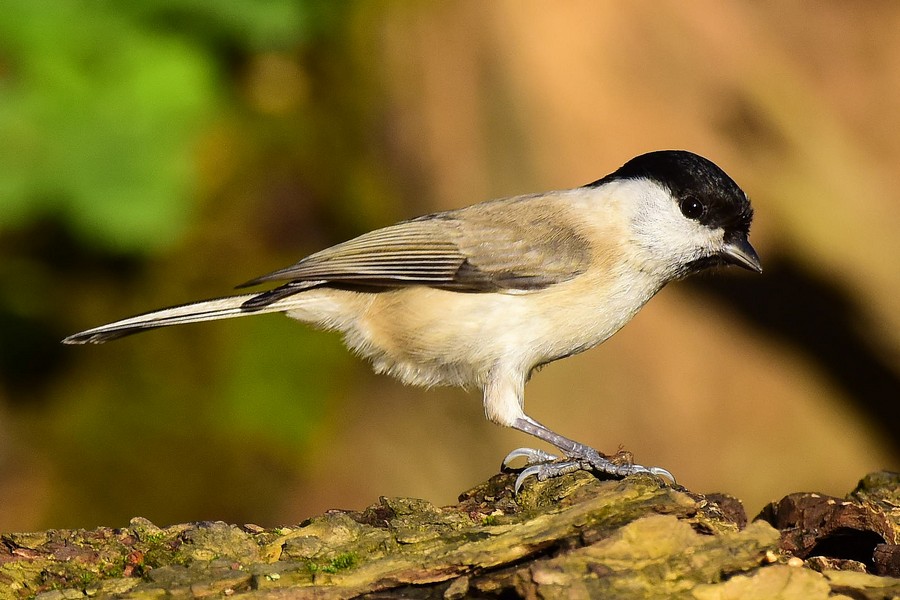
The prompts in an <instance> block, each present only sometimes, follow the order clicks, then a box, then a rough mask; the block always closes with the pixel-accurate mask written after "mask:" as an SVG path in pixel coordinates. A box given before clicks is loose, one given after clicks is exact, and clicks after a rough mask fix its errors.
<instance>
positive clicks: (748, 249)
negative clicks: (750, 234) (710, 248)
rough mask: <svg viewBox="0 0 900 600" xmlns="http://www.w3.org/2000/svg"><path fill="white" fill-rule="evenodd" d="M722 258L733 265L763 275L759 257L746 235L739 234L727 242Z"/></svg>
mask: <svg viewBox="0 0 900 600" xmlns="http://www.w3.org/2000/svg"><path fill="white" fill-rule="evenodd" d="M722 258H724V259H725V261H726V262H729V263H731V264H733V265H737V266H739V267H743V268H745V269H748V270H750V271H755V272H757V273H762V265H761V264H760V263H759V255H757V254H756V250H754V249H753V246H751V245H750V241H749V240H748V239H747V235H746V234H737V235H734V236H731V238H730V239H728V240H726V242H725V247H724V248H723V249H722Z"/></svg>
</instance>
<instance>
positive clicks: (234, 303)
mask: <svg viewBox="0 0 900 600" xmlns="http://www.w3.org/2000/svg"><path fill="white" fill-rule="evenodd" d="M258 295H259V294H242V295H239V296H227V297H224V298H214V299H212V300H201V301H199V302H191V303H189V304H181V305H179V306H172V307H170V308H164V309H162V310H155V311H152V312H148V313H144V314H141V315H137V316H134V317H129V318H127V319H122V320H121V321H116V322H114V323H109V324H107V325H101V326H100V327H94V328H93V329H88V330H87V331H82V332H80V333H76V334H74V335H70V336H69V337H67V338H66V339H64V340H63V341H62V342H63V344H102V343H103V342H108V341H110V340H115V339H118V338H120V337H125V336H126V335H132V334H134V333H139V332H141V331H146V330H147V329H155V328H157V327H168V326H169V325H180V324H182V323H199V322H201V321H215V320H217V319H229V318H232V317H243V316H247V315H256V314H260V313H267V312H283V311H285V310H288V309H290V305H291V304H292V303H291V301H290V300H289V299H288V300H287V301H282V302H273V303H271V304H268V305H265V306H254V307H252V308H247V307H244V306H243V305H244V303H246V302H247V301H248V300H251V299H253V298H255V297H256V296H258Z"/></svg>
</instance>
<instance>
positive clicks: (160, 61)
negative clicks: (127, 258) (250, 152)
mask: <svg viewBox="0 0 900 600" xmlns="http://www.w3.org/2000/svg"><path fill="white" fill-rule="evenodd" d="M3 12H4V16H3V18H2V19H0V139H2V140H3V143H2V144H0V198H2V201H0V232H2V231H3V230H4V229H8V228H10V227H15V226H17V225H21V224H22V223H24V222H26V221H28V220H30V219H35V218H38V217H43V216H47V215H52V216H54V217H55V218H58V219H61V220H63V221H64V222H65V223H67V225H68V226H69V227H71V229H72V230H73V231H74V232H75V234H76V235H77V236H78V237H79V238H81V239H82V240H83V241H85V242H87V243H90V244H94V245H97V246H99V247H101V248H108V249H111V250H115V251H119V252H138V253H141V252H147V251H152V250H154V249H156V248H160V247H165V246H167V245H170V244H171V243H173V242H174V241H175V240H177V239H178V236H179V235H180V234H182V232H183V231H184V229H185V227H186V224H187V222H188V220H189V218H190V217H191V212H192V210H193V202H194V200H195V196H194V192H195V190H196V183H197V182H196V178H197V174H196V169H195V166H194V165H195V162H196V161H195V160H194V154H195V153H196V150H197V149H196V145H197V137H198V135H199V134H200V133H201V132H202V131H203V129H204V128H205V127H206V126H207V125H208V124H209V122H210V121H211V120H214V119H215V118H216V116H217V114H218V113H219V112H220V111H221V110H222V108H223V106H222V94H221V86H222V85H223V84H224V83H225V82H223V81H222V77H223V76H224V75H225V73H224V72H223V69H222V65H220V64H218V63H217V60H218V58H219V57H218V56H217V53H218V52H219V51H220V49H221V47H226V48H228V47H236V48H250V49H254V50H264V49H266V48H271V47H282V46H285V45H288V44H296V43H298V42H300V41H302V40H303V39H304V38H305V37H307V36H308V35H310V34H312V33H313V32H314V31H316V27H317V26H318V27H322V26H323V24H327V23H328V22H329V21H330V19H331V18H330V17H329V16H328V15H329V14H330V13H334V12H335V11H334V10H330V11H329V10H325V9H323V8H322V6H321V5H319V4H318V3H297V2H289V1H286V0H279V1H270V2H254V3H243V2H227V3H222V2H215V1H213V0H182V1H177V0H155V1H148V2H86V1H85V2H77V1H74V0H73V1H71V2H58V3H57V2H33V1H32V0H10V1H9V2H5V3H4V5H3Z"/></svg>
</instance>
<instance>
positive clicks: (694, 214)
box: [679, 196, 706, 221]
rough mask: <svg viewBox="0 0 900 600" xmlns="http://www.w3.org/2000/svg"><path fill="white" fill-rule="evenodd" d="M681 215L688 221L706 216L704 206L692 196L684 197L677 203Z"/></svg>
mask: <svg viewBox="0 0 900 600" xmlns="http://www.w3.org/2000/svg"><path fill="white" fill-rule="evenodd" d="M679 207H680V208H681V214H683V215H684V216H685V217H687V218H688V219H693V220H695V221H696V220H698V219H699V218H700V217H702V216H703V215H704V214H706V206H705V205H704V204H703V203H702V202H700V201H699V200H697V198H695V197H694V196H686V197H684V198H682V199H681V201H680V202H679Z"/></svg>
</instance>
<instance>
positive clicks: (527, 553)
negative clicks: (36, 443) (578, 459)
mask: <svg viewBox="0 0 900 600" xmlns="http://www.w3.org/2000/svg"><path fill="white" fill-rule="evenodd" d="M513 480H514V475H508V474H501V475H497V476H495V477H493V478H491V479H490V480H488V481H487V482H484V483H482V484H481V485H479V486H478V487H476V488H474V489H472V490H470V491H468V492H465V493H464V494H462V495H461V496H460V500H459V503H458V504H456V505H453V506H448V507H444V508H438V507H435V506H433V505H431V504H429V503H428V502H425V501H423V500H415V499H409V498H381V499H380V500H379V501H378V502H377V503H376V504H373V505H372V506H370V507H369V508H367V509H365V510H364V511H361V512H343V511H332V512H329V513H326V514H324V515H322V516H318V517H314V518H312V519H310V520H308V521H306V522H304V523H301V524H300V525H297V526H293V527H283V528H280V529H264V528H261V527H258V526H254V525H244V526H238V525H228V524H226V523H221V522H211V523H191V524H184V525H174V526H171V527H166V528H162V529H161V528H159V527H156V526H155V525H153V524H152V523H150V522H149V521H147V520H146V519H141V518H135V519H133V520H132V521H131V523H130V525H129V526H128V527H126V528H123V529H109V528H99V529H95V530H92V531H83V530H50V531H44V532H38V533H11V534H5V535H3V536H2V538H0V540H2V544H0V597H2V598H26V597H35V596H37V597H38V598H41V599H45V600H48V599H54V600H55V599H62V598H82V597H84V596H90V597H134V598H157V597H160V596H164V595H174V596H176V597H205V596H223V595H228V596H243V597H253V598H288V597H289V598H317V599H322V598H324V599H328V598H354V597H362V598H394V597H405V598H448V599H453V598H518V597H522V598H622V599H628V598H694V599H700V600H714V599H726V598H760V599H766V600H771V599H773V598H803V599H804V600H809V599H816V598H829V597H831V598H855V599H858V598H866V599H868V598H872V599H874V598H879V599H880V598H893V597H898V596H900V579H895V578H894V577H897V576H900V552H898V548H900V546H898V545H897V543H898V539H900V475H897V474H893V473H884V472H882V473H873V474H871V475H868V476H867V477H865V478H864V479H863V480H862V481H861V482H860V485H859V486H858V487H857V489H856V490H854V491H853V492H852V493H851V494H850V495H849V496H848V497H847V498H846V499H839V498H830V497H827V496H823V495H820V494H792V495H790V496H787V497H786V498H784V499H783V500H781V501H780V502H777V503H773V504H771V505H770V506H767V507H766V508H765V509H764V510H763V511H762V513H761V514H760V515H759V516H758V517H757V518H756V519H755V520H754V521H753V522H751V523H750V524H747V518H746V516H745V515H744V511H743V508H742V507H741V505H740V502H739V501H737V500H735V499H734V498H731V497H728V496H724V495H709V496H702V495H699V494H694V493H691V492H688V491H687V490H684V489H676V488H671V487H665V486H662V485H661V484H660V482H659V481H658V480H656V479H654V478H651V477H629V478H627V479H625V480H622V481H608V480H607V481H599V480H597V479H595V478H594V477H593V476H591V475H588V474H586V473H576V474H573V475H570V476H566V477H563V478H560V479H558V480H555V481H549V482H542V483H538V482H531V483H529V484H528V485H526V487H525V489H524V490H523V492H522V493H521V494H520V495H519V496H518V497H515V496H513V494H512V491H511V487H512V482H513ZM773 526H774V527H773ZM776 527H777V529H776ZM779 530H780V531H779Z"/></svg>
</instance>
